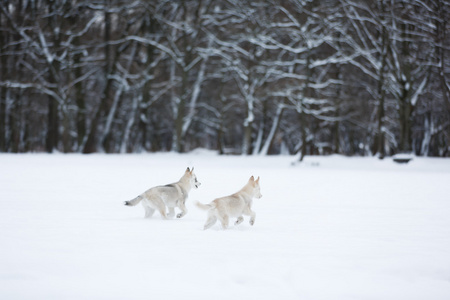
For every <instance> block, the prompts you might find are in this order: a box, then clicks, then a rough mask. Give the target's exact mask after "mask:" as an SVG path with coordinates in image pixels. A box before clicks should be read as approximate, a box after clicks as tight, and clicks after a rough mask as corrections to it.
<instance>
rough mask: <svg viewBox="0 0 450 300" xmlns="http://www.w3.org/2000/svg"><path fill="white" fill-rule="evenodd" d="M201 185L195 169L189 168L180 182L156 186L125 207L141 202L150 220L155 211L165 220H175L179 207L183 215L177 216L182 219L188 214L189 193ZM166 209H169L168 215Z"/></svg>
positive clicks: (126, 203)
mask: <svg viewBox="0 0 450 300" xmlns="http://www.w3.org/2000/svg"><path fill="white" fill-rule="evenodd" d="M200 184H201V183H200V182H198V181H197V176H195V174H194V168H192V170H189V168H187V169H186V172H184V175H183V177H181V179H180V180H179V181H178V182H175V183H172V184H167V185H161V186H155V187H153V188H151V189H149V190H147V191H145V192H144V193H142V194H140V195H139V196H137V197H136V198H134V199H133V200H130V201H125V205H129V206H135V205H136V204H138V203H139V202H141V203H142V206H144V209H145V218H150V217H151V216H152V215H153V213H154V212H155V210H158V211H159V213H160V214H161V215H162V216H163V218H165V219H167V217H169V218H173V216H174V215H175V207H178V208H179V209H180V210H181V213H179V214H178V215H177V218H181V217H183V216H184V215H186V213H187V208H186V199H187V197H188V193H189V191H190V190H191V189H192V188H193V187H195V188H198V187H199V186H200ZM166 207H167V208H168V209H169V213H168V214H166Z"/></svg>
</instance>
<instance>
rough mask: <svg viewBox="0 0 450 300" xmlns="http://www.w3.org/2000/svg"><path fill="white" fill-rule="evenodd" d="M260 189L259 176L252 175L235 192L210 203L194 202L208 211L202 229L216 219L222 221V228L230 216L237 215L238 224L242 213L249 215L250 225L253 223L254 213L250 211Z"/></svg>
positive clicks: (209, 225)
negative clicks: (256, 177)
mask: <svg viewBox="0 0 450 300" xmlns="http://www.w3.org/2000/svg"><path fill="white" fill-rule="evenodd" d="M261 197H262V195H261V191H260V187H259V177H258V179H256V180H255V178H254V177H253V176H252V177H250V179H249V180H248V182H247V184H246V185H245V186H244V187H243V188H242V189H241V190H240V191H239V192H237V193H234V194H232V195H230V196H226V197H222V198H217V199H215V200H214V201H212V202H211V203H210V204H202V203H200V202H196V204H197V206H198V207H199V208H201V209H204V210H207V211H208V219H207V220H206V223H205V226H204V227H203V229H208V228H210V227H211V226H213V225H214V224H215V223H216V221H217V219H219V221H220V222H221V223H222V227H223V229H226V228H227V227H228V221H229V218H230V217H237V220H236V222H235V223H234V224H235V225H239V224H241V223H242V222H243V221H244V217H243V216H242V215H247V216H250V225H252V226H253V224H254V223H255V217H256V214H255V212H254V211H252V201H253V198H258V199H259V198H261Z"/></svg>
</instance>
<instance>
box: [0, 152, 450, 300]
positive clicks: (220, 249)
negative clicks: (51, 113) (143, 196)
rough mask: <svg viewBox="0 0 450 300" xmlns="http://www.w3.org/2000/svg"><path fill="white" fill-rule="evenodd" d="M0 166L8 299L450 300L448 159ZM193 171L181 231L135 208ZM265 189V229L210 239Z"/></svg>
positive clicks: (32, 158)
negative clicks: (210, 216) (246, 198)
mask: <svg viewBox="0 0 450 300" xmlns="http://www.w3.org/2000/svg"><path fill="white" fill-rule="evenodd" d="M295 160H296V158H295V157H289V156H277V157H232V156H217V155H215V154H212V153H210V152H204V151H195V152H193V153H191V154H184V155H178V154H173V153H168V154H136V155H100V154H98V155H88V156H83V155H77V154H71V155H63V154H56V155H46V154H24V155H10V154H3V155H0V299H283V300H286V299H302V300H307V299H330V300H335V299H339V300H340V299H383V300H386V299H396V300H398V299H408V300H411V299H433V300H438V299H450V159H430V158H414V160H413V161H411V162H410V163H409V164H407V165H399V164H396V163H394V162H393V161H392V160H391V159H389V158H387V159H385V160H383V161H379V160H378V159H376V158H345V157H341V156H331V157H306V158H305V162H304V163H302V164H295V165H293V164H292V162H293V161H295ZM188 166H189V167H191V166H195V173H196V174H197V177H198V179H199V181H200V182H201V183H202V186H201V187H200V188H199V189H198V190H193V191H192V192H191V194H190V197H189V199H188V203H187V206H188V209H189V212H188V214H187V215H186V216H185V217H184V218H183V219H173V220H162V219H161V216H160V215H159V214H158V213H155V215H154V216H153V218H152V219H144V218H143V216H144V210H143V208H142V207H141V206H140V205H139V206H136V207H126V206H124V205H123V201H124V200H130V199H132V198H134V197H135V196H137V195H138V194H140V193H141V192H143V191H145V190H146V189H147V188H149V187H152V186H154V185H159V184H167V183H171V182H174V181H177V180H178V179H179V178H180V177H181V175H182V174H183V172H184V170H185V169H186V167H188ZM251 175H255V176H261V193H262V195H263V197H262V198H261V199H256V200H254V205H253V208H254V211H255V212H256V222H255V225H254V226H253V227H252V226H250V225H249V224H248V217H246V219H245V221H244V223H242V224H241V225H239V226H237V227H235V226H231V227H230V229H228V230H222V229H221V228H220V226H219V224H218V223H217V224H216V225H215V226H214V227H213V228H211V229H209V230H206V231H203V230H202V228H203V224H204V222H205V220H206V213H205V212H204V211H201V210H198V209H197V208H196V207H195V206H194V205H193V202H194V200H198V201H201V202H204V203H206V202H209V201H211V200H213V199H214V198H215V197H218V196H223V195H227V194H230V193H233V192H235V191H237V190H238V189H240V188H241V187H242V186H243V185H244V184H245V183H246V182H247V180H248V178H249V177H250V176H251Z"/></svg>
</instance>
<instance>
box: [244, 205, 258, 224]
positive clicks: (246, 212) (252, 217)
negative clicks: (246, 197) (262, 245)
mask: <svg viewBox="0 0 450 300" xmlns="http://www.w3.org/2000/svg"><path fill="white" fill-rule="evenodd" d="M243 213H244V215H247V216H250V222H249V223H250V225H252V226H253V224H255V217H256V214H255V212H254V211H252V210H251V209H250V207H247V208H245V209H244V212H243Z"/></svg>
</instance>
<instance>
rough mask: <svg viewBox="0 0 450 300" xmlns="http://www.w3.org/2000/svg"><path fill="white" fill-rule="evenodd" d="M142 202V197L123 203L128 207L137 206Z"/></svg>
mask: <svg viewBox="0 0 450 300" xmlns="http://www.w3.org/2000/svg"><path fill="white" fill-rule="evenodd" d="M141 200H142V196H140V195H139V196H137V197H136V198H134V199H133V200H130V201H125V202H124V204H125V205H128V206H135V205H137V204H138V203H139V202H141Z"/></svg>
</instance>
